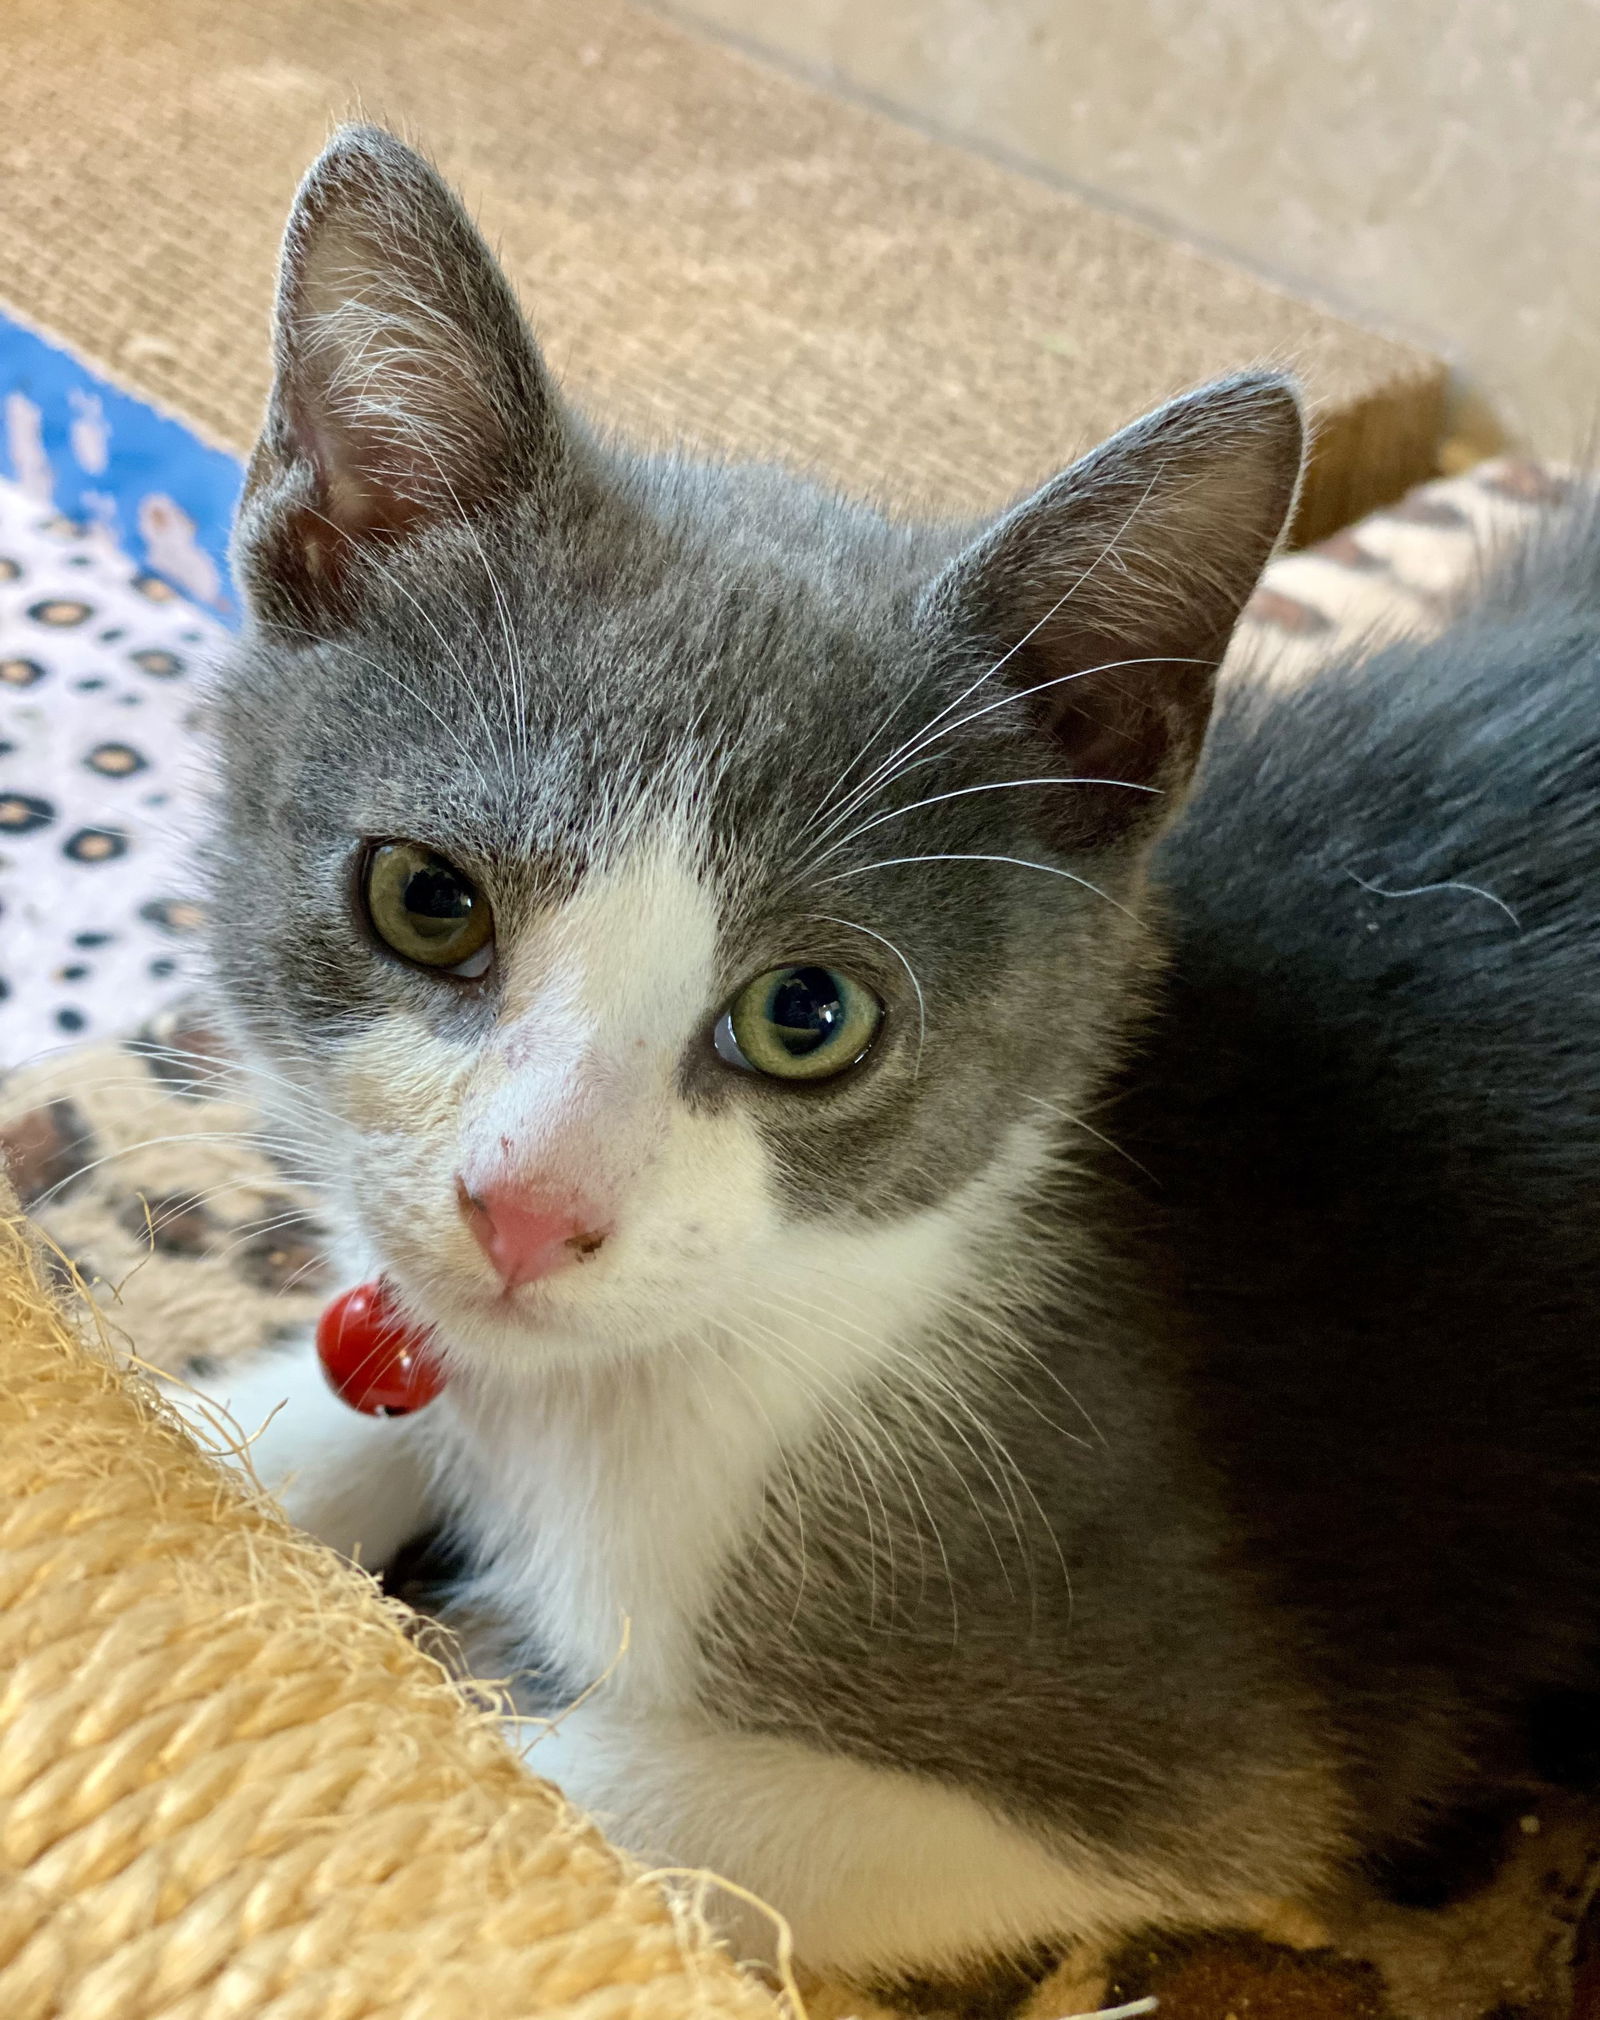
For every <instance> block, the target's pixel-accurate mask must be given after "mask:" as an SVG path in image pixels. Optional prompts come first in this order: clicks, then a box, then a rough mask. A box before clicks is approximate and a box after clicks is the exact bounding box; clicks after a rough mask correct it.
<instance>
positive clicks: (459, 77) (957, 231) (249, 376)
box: [0, 0, 1444, 540]
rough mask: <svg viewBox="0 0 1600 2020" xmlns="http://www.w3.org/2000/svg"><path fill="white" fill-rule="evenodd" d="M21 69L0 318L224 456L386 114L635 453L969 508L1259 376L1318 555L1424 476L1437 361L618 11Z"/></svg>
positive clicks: (6, 38) (123, 26)
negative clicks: (338, 127) (306, 175)
mask: <svg viewBox="0 0 1600 2020" xmlns="http://www.w3.org/2000/svg"><path fill="white" fill-rule="evenodd" d="M934 12H935V13H937V10H934ZM0 66H3V84H0V114H3V122H4V132H3V135H0V297H4V298H5V299H6V301H8V302H9V303H10V305H11V306H12V307H13V308H14V309H15V310H17V311H19V312H20V313H21V314H22V315H23V317H24V318H25V319H26V320H28V321H31V322H33V323H35V324H37V325H38V326H40V327H41V328H43V329H44V330H45V331H46V332H49V333H54V334H55V335H57V336H58V337H60V338H61V339H62V340H63V341H65V342H66V343H67V344H68V345H69V346H70V347H71V348H73V349H75V350H77V351H78V352H79V353H80V354H82V355H83V356H84V357H86V358H88V359H90V360H92V361H96V362H98V363H99V364H100V365H102V366H104V367H106V368H108V369H109V371H110V373H111V375H112V376H113V377H114V378H116V379H118V380H120V381H122V382H123V383H125V384H126V385H127V386H128V387H129V388H130V389H131V390H133V391H134V392H137V393H140V394H142V395H143V396H144V397H145V398H147V399H150V400H153V401H155V402H156V403H157V404H159V405H162V406H166V407H168V408H171V409H172V410H173V411H174V412H176V413H178V414H180V415H183V416H184V417H186V418H187V419H189V420H190V421H192V422H193V423H195V424H197V425H198V426H199V427H200V428H201V429H203V430H204V431H205V432H206V433H207V434H209V435H210V436H212V437H213V438H214V439H216V440H217V441H219V442H221V443H223V444H225V445H226V446H229V447H231V448H235V449H243V448H244V447H246V446H247V445H248V443H249V441H250V439H251V437H252V436H253V435H254V433H255V431H256V428H257V426H258V424H259V421H260V417H261V410H262V403H263V401H264V398H265V395H266V389H267V378H268V369H269V358H268V343H267V328H268V317H269V313H270V309H271V294H272V276H273V266H274V259H275V254H276V248H277V239H278V234H279V232H280V230H281V229H282V226H283V219H284V215H285V212H286V211H287V208H288V205H289V200H290V197H291V196H292V194H293V191H294V186H295V181H296V178H297V177H298V176H299V175H300V173H301V171H302V170H303V169H304V168H305V166H306V164H307V163H308V162H309V160H310V159H311V157H312V155H313V154H315V153H316V151H317V149H318V148H319V147H320V146H321V144H322V142H323V140H324V138H325V137H326V134H327V131H328V127H329V123H330V121H331V120H334V119H337V118H340V117H348V116H349V115H350V114H351V113H352V112H354V111H357V110H364V111H365V112H367V113H368V114H370V115H371V116H372V117H374V118H382V119H386V120H389V121H391V122H392V123H394V124H395V125H397V126H399V127H400V128H401V129H402V130H403V131H404V132H406V133H407V134H409V135H410V136H412V137H414V138H416V139H417V140H419V141H421V142H422V144H423V145H424V146H426V147H428V148H430V149H432V150H433V151H434V152H435V153H436V154H437V156H438V159H439V162H440V165H441V166H442V167H443V168H444V169H445V170H446V171H447V172H448V173H449V174H450V175H451V176H453V177H455V178H457V179H458V180H459V182H460V185H461V187H462V189H463V191H464V192H465V195H466V197H467V200H468V202H469V203H470V204H471V205H472V207H473V208H474V210H475V211H476V212H477V214H478V216H479V219H480V221H481V222H482V224H483V226H484V228H485V230H486V231H487V232H488V234H489V236H490V238H491V240H492V241H493V242H494V243H495V245H496V246H497V247H498V249H499V251H500V252H501V254H502V256H503V258H504V260H505V263H506V267H507V270H508V271H509V272H510V274H511V276H512V278H513V280H514V281H515V282H516V283H517V286H518V288H519V289H520V291H521V293H522V296H523V299H524V301H525V302H526V303H527V305H528V308H529V310H530V312H531V313H532V316H533V318H534V322H535V325H536V327H537V328H538V331H539V335H540V337H541V338H542V339H543V341H544V342H545V344H546V347H547V350H548V353H549V356H550V358H551V361H552V363H553V364H554V365H555V367H556V368H557V370H558V371H559V372H560V373H561V374H562V376H563V377H564V379H565V380H566V381H567V383H568V384H569V385H570V387H571V389H572V391H573V393H574V394H575V395H576V396H577V397H579V398H580V399H581V400H582V401H584V403H585V404H586V405H588V406H589V408H590V409H591V411H592V412H593V413H594V414H595V416H596V417H597V418H598V419H599V420H601V421H602V422H604V423H606V424H608V425H614V426H616V427H618V428H621V429H622V430H624V431H625V432H626V433H628V434H630V435H636V436H640V437H643V438H646V439H649V440H660V439H662V438H664V437H666V438H673V437H680V436H681V437H683V438H685V439H686V440H688V441H689V442H690V443H692V444H693V445H695V446H697V447H699V448H702V449H707V450H710V451H712V452H713V453H719V454H735V455H742V456H756V457H772V458H776V459H777V460H779V461H781V462H785V463H788V464H791V465H794V466H797V467H800V468H803V469H807V470H813V471H816V472H817V473H819V474H820V475H821V476H823V477H824V478H826V479H829V480H832V481H834V482H836V483H839V484H842V485H844V486H846V487H847V488H849V489H852V490H861V491H865V492H867V493H870V494H872V495H874V496H877V497H881V498H884V499H886V500H888V501H890V502H891V503H893V504H895V505H899V506H905V507H909V508H912V509H915V510H919V511H930V512H935V513H951V514H955V515H958V516H959V515H964V514H967V513H974V512H982V511H987V510H989V509H991V508H992V507H994V506H996V505H998V504H1000V503H1001V502H1003V501H1004V500H1005V499H1006V498H1008V497H1010V496H1011V495H1012V494H1013V493H1014V492H1016V491H1017V490H1019V489H1021V488H1024V487H1026V486H1028V485H1030V484H1032V483H1035V482H1037V481H1038V480H1039V479H1040V478H1042V477H1044V476H1046V475H1048V474H1049V473H1050V472H1051V471H1052V470H1055V469H1056V468H1058V467H1059V466H1060V465H1062V464H1063V463H1066V462H1068V461H1069V460H1070V459H1071V458H1072V457H1073V456H1074V455H1076V454H1077V453H1079V452H1080V451H1081V450H1083V449H1086V448H1088V447H1089V446H1090V445H1091V444H1092V443H1094V442H1096V441H1098V440H1099V439H1100V438H1101V437H1102V436H1104V435H1106V434H1109V433H1110V431H1111V430H1112V429H1113V428H1116V427H1118V426H1120V425H1121V423H1123V422H1124V421H1127V420H1130V419H1132V417H1133V416H1134V415H1135V414H1137V413H1138V412H1140V411H1141V409H1143V408H1145V407H1148V406H1151V405H1153V404H1154V403H1155V402H1157V401H1159V400H1162V399H1165V398H1166V397H1167V396H1168V395H1169V394H1171V393H1174V392H1177V391H1178V390H1179V389H1180V388H1181V387H1183V386H1187V385H1193V384H1196V383H1197V382H1199V381H1200V380H1202V379H1207V378H1211V377H1214V376H1216V375H1217V374H1219V373H1222V372H1229V371H1235V370H1237V369H1238V368H1239V367H1240V366H1241V365H1248V364H1251V363H1253V362H1256V361H1257V360H1261V359H1268V360H1273V361H1276V362H1278V363H1280V364H1286V365H1291V366H1293V367H1294V368H1295V369H1296V370H1297V371H1299V372H1301V373H1302V374H1303V376H1304V379H1305V383H1306V387H1307V391H1308V393H1309V396H1310V399H1311V403H1312V406H1313V409H1314V411H1315V413H1316V415H1317V418H1318V422H1319V428H1318V436H1317V441H1316V445H1315V448H1314V451H1313V455H1312V460H1311V465H1310V469H1309V471H1308V474H1307V479H1306V489H1305V493H1304V497H1303V502H1302V511H1301V519H1300V531H1301V535H1302V537H1303V538H1304V539H1307V540H1312V539H1317V538H1319V537H1321V536H1322V535H1323V534H1326V533H1330V532H1332V531H1333V529H1334V528H1335V527H1337V526H1343V525H1345V524H1346V523H1347V522H1348V521H1350V520H1352V519H1355V518H1357V517H1359V516H1360V515H1361V514H1362V513H1363V512H1368V511H1371V510H1372V509H1373V507H1375V506H1377V505H1380V504H1383V503H1385V502H1387V501H1388V500H1389V499H1391V498H1394V497H1397V496H1398V495H1399V494H1400V493H1401V492H1402V491H1404V490H1405V489H1406V487H1407V486H1408V485H1410V484H1415V483H1417V482H1419V481H1420V480H1421V479H1423V478H1426V477H1429V476H1431V475H1432V474H1433V458H1434V453H1435V450H1436V448H1437V446H1438V438H1439V432H1440V424H1441V419H1442V414H1443V394H1444V369H1443V366H1442V365H1441V364H1440V362H1439V361H1438V359H1436V358H1433V357H1430V356H1428V355H1427V353H1426V352H1424V351H1420V350H1417V349H1416V348H1414V347H1413V346H1411V345H1409V344H1403V343H1396V342H1393V341H1391V340H1390V339H1388V338H1386V337H1382V336H1378V335H1375V334H1373V333H1372V332H1371V331H1368V330H1363V329H1359V328H1357V327H1356V326H1355V325H1353V324H1352V323H1350V322H1348V321H1346V320H1344V319H1343V318H1342V317H1340V316H1336V315H1333V314H1330V313H1329V312H1328V311H1327V310H1326V309H1321V308H1317V307H1314V306H1313V305H1311V304H1310V303H1307V302H1304V301H1297V300H1296V299H1294V297H1293V296H1291V295H1289V294H1287V293H1285V292H1284V291H1283V290H1281V289H1279V288H1276V287H1273V286H1271V285H1269V284H1268V283H1267V282H1265V281H1263V280H1260V279H1257V278H1256V277H1255V276H1253V275H1251V274H1247V273H1244V272H1242V271H1241V270H1240V269H1239V268H1238V267H1235V266H1231V265H1229V264H1228V262H1226V261H1225V260H1220V259H1216V258H1212V257H1210V256H1208V255H1206V254H1204V253H1201V252H1199V251H1197V250H1195V249H1194V248H1192V247H1190V246H1186V245H1183V244H1182V243H1180V242H1179V241H1177V240H1176V239H1173V238H1170V237H1167V236H1165V235H1163V234H1162V233H1161V232H1159V231H1155V230H1152V229H1150V228H1149V227H1148V226H1146V225H1143V224H1140V223H1137V222H1135V221H1134V220H1132V219H1130V218H1127V217H1122V216H1118V215H1115V214H1114V213H1112V212H1111V211H1109V210H1106V209H1103V208H1101V207H1100V206H1098V205H1097V204H1095V203H1093V202H1092V201H1088V200H1086V199H1085V198H1083V197H1081V196H1078V195H1075V194H1073V193H1071V192H1070V191H1068V190H1065V189H1060V188H1052V187H1050V186H1049V185H1047V184H1045V183H1043V182H1041V181H1037V180H1034V179H1033V178H1031V177H1028V176H1024V175H1019V174H1016V173H1013V172H1012V171H1010V170H1008V169H1005V168H1003V167H1000V166H998V165H997V164H995V163H994V162H991V161H986V160H983V159H981V158H979V157H978V156H976V155H973V154H968V153H964V152H962V151H961V150H959V149H957V148H953V147H949V146H942V145H939V144H938V143H936V142H934V141H931V140H929V139H927V138H925V137H924V136H923V135H921V134H918V133H916V132H913V131H912V130H911V129H909V128H908V127H905V126H902V125H898V124H896V123H895V122H894V121H892V120H889V119H886V118H883V117H882V116H881V115H879V114H877V113H874V112H871V111H869V110H867V109H866V108H864V107H862V106H859V105H852V104H847V103H844V102H843V101H841V100H840V99H838V98H834V97H830V96H829V95H827V94H826V93H824V92H821V91H817V90H814V89H811V88H809V87H807V86H806V85H804V84H802V83H799V82H796V81H795V80H794V79H793V78H791V77H786V76H783V75H781V74H779V73H778V72H777V71H775V70H772V69H770V68H768V67H766V66H765V65H763V64H760V63H756V62H752V61H750V60H749V59H748V58H746V57H744V56H741V55H739V54H737V53H736V52H734V51H733V50H730V49H727V48H724V47H719V46H718V45H717V44H716V43H714V42H711V41H709V40H707V39H705V38H704V37H702V36H698V35H694V34H691V33H688V32H686V31H685V30H684V29H683V28H682V27H681V26H679V25H677V24H675V23H674V22H672V21H669V20H663V19H661V18H660V17H659V16H658V15H656V14H654V13H652V12H651V11H649V10H647V9H642V8H639V7H635V6H631V5H629V4H627V0H448V4H443V0H250V4H248V5H242V4H239V0H160V4H159V5H156V4H153V0H92V4H79V5H76V6H73V5H64V4H63V0H4V5H3V7H0ZM1261 172H1262V174H1263V175H1267V176H1270V174H1271V173H1272V165H1271V163H1263V164H1262V170H1261ZM1285 253H1286V257H1290V258H1292V256H1293V248H1292V247H1286V248H1285Z"/></svg>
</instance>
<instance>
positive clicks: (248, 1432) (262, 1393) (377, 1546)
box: [162, 1341, 428, 1571]
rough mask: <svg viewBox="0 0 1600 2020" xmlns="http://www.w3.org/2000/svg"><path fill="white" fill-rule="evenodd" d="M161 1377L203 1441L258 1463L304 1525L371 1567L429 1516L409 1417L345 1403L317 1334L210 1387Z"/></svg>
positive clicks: (259, 1476)
mask: <svg viewBox="0 0 1600 2020" xmlns="http://www.w3.org/2000/svg"><path fill="white" fill-rule="evenodd" d="M162 1386H163V1389H164V1390H165V1393H166V1395H167V1398H168V1400H169V1401H170V1402H171V1403H172V1405H173V1407H174V1408H175V1409H176V1410H177V1411H178V1414H179V1415H180V1416H181V1417H183V1418H184V1420H185V1421H186V1422H187V1423H188V1425H189V1427H190V1429H191V1430H192V1431H193V1432H194V1434H195V1436H196V1438H197V1439H198V1441H199V1442H200V1443H201V1444H202V1445H204V1446H205V1447H206V1448H207V1449H208V1450H209V1451H212V1452H216V1453H218V1454H219V1455H220V1456H223V1457H226V1458H228V1459H229V1460H230V1461H231V1462H232V1463H234V1464H237V1465H238V1466H239V1467H240V1468H241V1470H245V1471H247V1472H249V1473H250V1474H251V1475H252V1476H253V1477H254V1479H255V1480H256V1481H257V1482H258V1483H259V1484H260V1485H261V1486H262V1487H264V1488H265V1489H266V1491H267V1492H268V1493H269V1494H270V1495H271V1496H272V1497H273V1499H274V1500H275V1501H277V1503H278V1505H279V1506H280V1507H281V1508H282V1509H283V1511H284V1513H285V1514H286V1515H287V1516H288V1518H289V1520H290V1521H291V1522H292V1523H294V1525H295V1526H296V1528H299V1529H304V1530H306V1531H307V1533H308V1534H310V1535H312V1536H315V1537H316V1538H318V1540H319V1541H320V1542H323V1543H326V1544H328V1545H329V1546H330V1547H331V1548H332V1549H334V1550H337V1551H338V1552H339V1553H340V1555H341V1556H344V1557H349V1558H351V1559H353V1560H354V1561H355V1562H356V1563H359V1564H362V1565H364V1566H365V1567H366V1568H367V1569H368V1570H369V1571H375V1570H379V1569H381V1568H382V1566H383V1565H384V1564H386V1563H387V1562H388V1561H389V1559H390V1558H391V1557H393V1555H394V1554H395V1552H396V1551H397V1550H398V1549H399V1548H400V1546H401V1544H403V1543H404V1542H406V1540H407V1539H408V1538H409V1537H411V1536H414V1535H416V1534H417V1532H418V1531H419V1530H420V1529H422V1528H423V1527H424V1526H425V1524H426V1522H427V1519H428V1518H427V1495H426V1475H425V1472H424V1468H423V1465H422V1462H421V1459H420V1457H419V1455H418V1453H417V1451H416V1449H415V1441H414V1439H413V1437H412V1436H411V1435H409V1434H408V1428H407V1423H406V1420H404V1419H392V1420H391V1419H385V1418H381V1417H365V1416H361V1415H360V1414H358V1413H357V1412H356V1411H354V1410H352V1409H350V1408H349V1407H348V1405H346V1404H344V1403H341V1402H340V1401H339V1399H338V1397H336V1396H335V1395H334V1394H333V1392H332V1390H331V1389H330V1388H329V1387H328V1385H327V1382H326V1381H325V1380H324V1379H323V1375H322V1370H321V1367H320V1365H319V1364H318V1361H317V1357H316V1354H315V1352H314V1350H313V1348H312V1346H311V1344H310V1342H309V1341H308V1342H306V1344H305V1345H304V1346H302V1347H298V1348H295V1349H293V1350H291V1351H290V1352H287V1353H271V1354H258V1355H256V1356H255V1357H254V1358H253V1359H251V1360H250V1361H248V1362H246V1363H244V1364H243V1365H241V1366H239V1367H235V1368H226V1369H224V1370H223V1371H222V1373H221V1374H220V1375H218V1376H217V1377H216V1379H215V1380H214V1381H212V1382H210V1383H208V1384H207V1390H206V1393H204V1394H200V1393H199V1392H197V1391H195V1390H193V1389H188V1390H185V1389H181V1388H179V1387H177V1386H176V1385H175V1384H165V1383H164V1384H163V1385H162Z"/></svg>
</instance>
